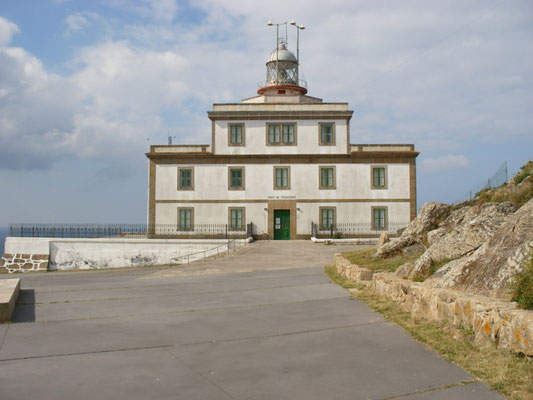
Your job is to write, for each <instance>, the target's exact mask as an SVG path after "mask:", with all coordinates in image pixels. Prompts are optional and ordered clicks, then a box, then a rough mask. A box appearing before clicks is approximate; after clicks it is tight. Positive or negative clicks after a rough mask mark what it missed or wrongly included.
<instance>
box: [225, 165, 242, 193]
mask: <svg viewBox="0 0 533 400" xmlns="http://www.w3.org/2000/svg"><path fill="white" fill-rule="evenodd" d="M228 171H229V172H228V174H229V176H228V179H229V189H230V190H239V189H244V167H238V168H229V170H228Z"/></svg>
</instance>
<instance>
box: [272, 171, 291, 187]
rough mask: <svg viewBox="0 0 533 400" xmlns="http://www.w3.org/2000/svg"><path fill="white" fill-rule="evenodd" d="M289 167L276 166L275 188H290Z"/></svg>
mask: <svg viewBox="0 0 533 400" xmlns="http://www.w3.org/2000/svg"><path fill="white" fill-rule="evenodd" d="M290 185H291V178H290V168H289V167H274V189H290Z"/></svg>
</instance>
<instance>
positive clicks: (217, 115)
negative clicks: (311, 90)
mask: <svg viewBox="0 0 533 400" xmlns="http://www.w3.org/2000/svg"><path fill="white" fill-rule="evenodd" d="M352 115H353V111H339V110H333V111H325V110H324V111H319V110H313V111H245V110H235V111H209V112H208V113H207V116H208V117H209V119H210V120H211V121H219V120H224V121H230V120H231V121H233V120H239V121H244V120H294V121H296V120H302V119H313V120H335V119H346V120H348V121H349V120H350V119H351V118H352Z"/></svg>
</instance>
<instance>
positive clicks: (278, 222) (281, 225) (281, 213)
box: [274, 210, 291, 240]
mask: <svg viewBox="0 0 533 400" xmlns="http://www.w3.org/2000/svg"><path fill="white" fill-rule="evenodd" d="M290 239H291V212H290V210H274V240H290Z"/></svg>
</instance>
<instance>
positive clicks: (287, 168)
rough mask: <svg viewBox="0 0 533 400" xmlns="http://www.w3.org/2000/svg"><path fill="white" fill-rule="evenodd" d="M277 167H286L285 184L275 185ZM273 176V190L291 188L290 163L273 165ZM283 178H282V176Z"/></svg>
mask: <svg viewBox="0 0 533 400" xmlns="http://www.w3.org/2000/svg"><path fill="white" fill-rule="evenodd" d="M278 169H280V170H281V169H286V170H287V186H286V187H285V186H278V185H277V172H276V171H277V170H278ZM273 176H274V186H273V187H274V190H290V188H291V167H290V165H279V166H275V167H274V168H273ZM282 179H283V178H282Z"/></svg>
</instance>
